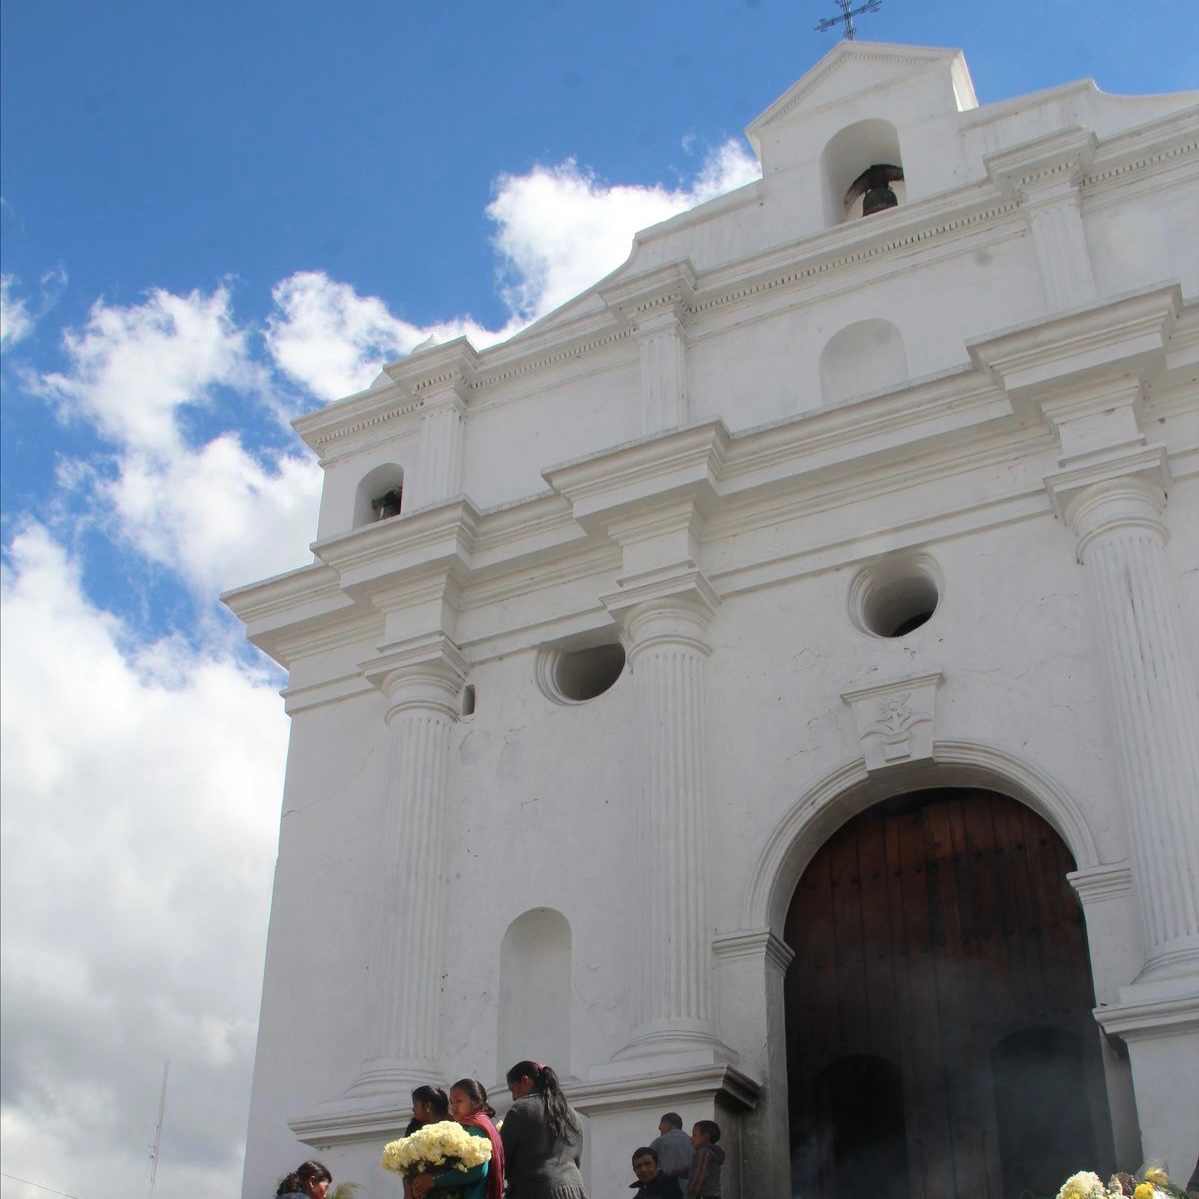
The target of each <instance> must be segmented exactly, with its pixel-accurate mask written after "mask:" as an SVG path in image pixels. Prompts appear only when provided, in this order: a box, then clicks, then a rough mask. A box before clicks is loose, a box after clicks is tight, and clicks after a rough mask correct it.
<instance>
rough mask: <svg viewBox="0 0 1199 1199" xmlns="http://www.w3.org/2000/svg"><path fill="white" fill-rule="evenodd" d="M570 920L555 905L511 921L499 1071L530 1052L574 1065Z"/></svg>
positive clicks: (561, 1067) (504, 946) (564, 1067)
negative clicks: (571, 1041)
mask: <svg viewBox="0 0 1199 1199" xmlns="http://www.w3.org/2000/svg"><path fill="white" fill-rule="evenodd" d="M570 972H571V936H570V923H569V922H568V921H567V919H566V917H565V916H563V915H562V913H561V912H556V911H554V909H553V908H532V909H531V910H529V911H527V912H525V913H524V914H523V915H520V916H518V917H517V918H516V919H515V920H513V921H512V923H511V924H510V925H509V926H508V931H507V932H505V933H504V940H503V942H502V943H501V945H500V1010H499V1027H498V1029H497V1035H496V1052H497V1055H498V1058H499V1060H498V1061H497V1063H496V1075H497V1077H500V1078H502V1077H503V1076H504V1074H505V1073H506V1072H507V1070H508V1068H509V1067H510V1066H511V1065H512V1064H513V1063H514V1062H518V1061H522V1060H523V1059H525V1058H530V1059H532V1060H533V1061H537V1062H549V1063H551V1064H552V1065H553V1066H554V1068H555V1069H556V1070H557V1071H558V1073H559V1074H567V1073H569V1070H570V1009H571V995H570Z"/></svg>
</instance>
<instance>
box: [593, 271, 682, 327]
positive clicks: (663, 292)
mask: <svg viewBox="0 0 1199 1199" xmlns="http://www.w3.org/2000/svg"><path fill="white" fill-rule="evenodd" d="M695 286H696V274H695V267H694V266H693V265H692V263H691V260H690V259H689V258H681V259H678V260H676V261H674V262H668V263H667V264H666V265H665V266H661V267H658V268H656V269H655V270H652V271H644V272H642V273H641V274H636V275H626V276H624V277H623V278H621V277H619V276H618V277H616V278H615V279H614V280H613V282H611V283H608V282H604V283H601V284H600V285H599V286H598V287H597V288H596V294H597V295H598V296H599V298H600V299H601V300H602V301H603V302H604V304H605V305H606V306H607V308H608V309H609V311H611V312H613V313H615V314H616V315H618V316H619V317H620V318H621V319H623V320H626V321H629V322H630V323H631V324H633V325H636V324H637V323H638V322H639V321H640V320H641V319H642V318H643V317H645V316H648V315H650V314H651V313H657V312H660V311H667V312H669V311H671V310H679V311H682V310H683V309H685V308H686V307H687V305H688V304H689V303H690V302H691V299H692V297H693V296H694V294H695Z"/></svg>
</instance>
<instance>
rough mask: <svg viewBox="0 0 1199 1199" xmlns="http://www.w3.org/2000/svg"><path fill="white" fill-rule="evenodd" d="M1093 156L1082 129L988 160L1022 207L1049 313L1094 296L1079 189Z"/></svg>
mask: <svg viewBox="0 0 1199 1199" xmlns="http://www.w3.org/2000/svg"><path fill="white" fill-rule="evenodd" d="M1094 154H1095V135H1094V134H1093V133H1092V132H1091V131H1090V130H1089V129H1084V128H1082V127H1080V126H1076V127H1074V128H1072V129H1063V130H1061V131H1059V132H1057V133H1054V134H1050V135H1049V136H1048V137H1043V138H1039V139H1038V140H1037V141H1034V142H1029V143H1026V144H1024V145H1020V146H1015V147H1013V148H1012V149H1010V150H1001V151H1000V152H999V153H997V154H991V155H989V156H988V157H987V160H986V162H987V170H988V171H989V172H990V175H991V177H992V178H993V179H994V180H995V182H996V183H997V184H998V185H999V187H1000V189H1001V190H1002V191H1004V192H1006V193H1007V194H1008V195H1011V196H1014V197H1015V198H1016V199H1017V200H1019V202H1020V206H1021V207H1022V208H1023V209H1024V215H1025V219H1026V220H1027V221H1028V227H1029V231H1030V232H1031V234H1032V241H1033V245H1034V246H1035V247H1036V251H1037V260H1038V262H1039V263H1040V266H1041V278H1042V280H1043V282H1044V286H1045V300H1046V303H1047V305H1048V308H1049V311H1050V312H1055V311H1060V310H1062V309H1065V308H1074V307H1077V306H1078V305H1080V304H1086V303H1087V302H1089V301H1091V300H1094V299H1095V298H1096V294H1097V293H1096V290H1095V276H1094V272H1093V270H1092V268H1091V254H1090V250H1089V248H1088V246H1087V235H1086V230H1085V228H1084V227H1083V219H1082V206H1081V201H1080V191H1079V189H1080V185H1081V183H1082V180H1083V177H1084V176H1085V175H1086V172H1087V168H1088V167H1089V166H1090V163H1091V160H1092V158H1093V157H1094Z"/></svg>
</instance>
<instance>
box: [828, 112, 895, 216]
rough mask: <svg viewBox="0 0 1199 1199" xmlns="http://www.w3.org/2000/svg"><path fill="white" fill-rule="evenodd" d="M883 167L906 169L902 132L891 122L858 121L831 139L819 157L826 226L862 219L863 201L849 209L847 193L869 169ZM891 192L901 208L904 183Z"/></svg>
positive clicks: (857, 200) (852, 204) (858, 200)
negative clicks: (904, 165) (900, 146)
mask: <svg viewBox="0 0 1199 1199" xmlns="http://www.w3.org/2000/svg"><path fill="white" fill-rule="evenodd" d="M882 164H888V165H891V166H897V167H900V168H902V167H903V154H902V152H901V150H900V148H899V132H898V130H897V129H896V128H895V126H894V125H892V124H891V122H890V121H882V120H869V121H857V122H856V123H855V124H853V125H847V126H846V127H845V128H844V129H842V130H841V132H840V133H837V134H835V135H834V136H833V137H832V138H830V139H829V142H828V144H827V145H826V146H825V147H824V151H823V153H822V154H821V156H820V175H821V190H822V193H823V198H824V220H825V224H826V225H829V226H832V225H840V224H842V223H843V222H844V221H849V220H853V219H855V218H856V217H860V216H861V215H862V197H861V196H859V197H857V199H856V201H855V202H853V203H850V204H849V205H847V204H846V202H845V193H846V192H847V191H848V190H849V186H850V184H852V183H853V181H854V180H855V179H857V178H858V176H859V175H861V173H862V172H863V171H865V170H866V168H867V167H871V166H875V165H882ZM891 188H892V190H893V191H894V192H895V195H896V198H897V199H898V200H899V202H900V204H902V203H903V202H904V201H905V200H906V198H907V191H906V188H905V186H904V183H903V182H902V180H900V181H897V182H893V183H891Z"/></svg>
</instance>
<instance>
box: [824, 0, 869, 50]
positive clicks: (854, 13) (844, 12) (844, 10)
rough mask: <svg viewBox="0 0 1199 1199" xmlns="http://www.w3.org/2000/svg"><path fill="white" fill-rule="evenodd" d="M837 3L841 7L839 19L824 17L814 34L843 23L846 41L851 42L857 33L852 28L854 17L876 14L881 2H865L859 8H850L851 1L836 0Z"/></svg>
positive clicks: (867, 0)
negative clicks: (863, 14)
mask: <svg viewBox="0 0 1199 1199" xmlns="http://www.w3.org/2000/svg"><path fill="white" fill-rule="evenodd" d="M837 3H838V4H839V5H840V6H841V15H840V16H839V17H824V18H823V19H822V20H821V21H820V23H819V24H818V25H817V26H816V32H817V33H825V32H826V31H827V30H829V29H832V28H833V27H834V26H835V25H839V24H841V22H842V21H844V22H845V37H846V40H847V41H851V42H852V41H853V39H854V35H855V34H856V32H857V31H856V30H855V29H854V26H853V19H854V17H860V16H861V15H862V13H864V12H878V8H879V5H880V4H881V3H882V0H866V3H865V4H863V5H861V6H860V7H859V8H853V7H852V5H853V0H837Z"/></svg>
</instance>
